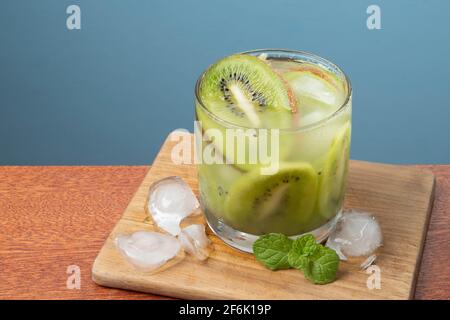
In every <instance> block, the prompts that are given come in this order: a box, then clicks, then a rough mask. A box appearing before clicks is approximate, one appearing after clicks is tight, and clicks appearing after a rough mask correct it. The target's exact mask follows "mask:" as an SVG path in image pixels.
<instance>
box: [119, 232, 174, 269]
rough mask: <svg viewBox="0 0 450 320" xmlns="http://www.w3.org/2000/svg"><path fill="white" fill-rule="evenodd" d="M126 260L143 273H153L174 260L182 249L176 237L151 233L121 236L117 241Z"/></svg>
mask: <svg viewBox="0 0 450 320" xmlns="http://www.w3.org/2000/svg"><path fill="white" fill-rule="evenodd" d="M115 243H116V246H117V248H118V249H119V251H120V252H121V253H122V255H123V256H124V257H125V259H126V260H127V261H128V262H129V263H131V264H132V265H133V266H135V267H136V268H138V269H140V270H142V271H152V270H155V269H157V268H159V267H161V266H162V265H164V264H165V263H166V262H167V261H169V260H170V259H172V258H174V257H175V256H176V255H177V254H178V252H179V251H180V249H181V245H180V243H179V242H178V241H177V239H176V238H175V237H172V236H170V235H168V234H162V233H158V232H149V231H137V232H135V233H132V234H130V235H119V236H117V237H116V239H115Z"/></svg>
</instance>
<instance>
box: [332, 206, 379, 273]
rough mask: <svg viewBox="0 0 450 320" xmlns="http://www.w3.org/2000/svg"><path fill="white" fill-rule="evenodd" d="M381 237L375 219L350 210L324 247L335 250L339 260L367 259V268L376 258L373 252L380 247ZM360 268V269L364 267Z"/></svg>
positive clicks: (340, 220) (363, 213)
mask: <svg viewBox="0 0 450 320" xmlns="http://www.w3.org/2000/svg"><path fill="white" fill-rule="evenodd" d="M382 241H383V237H382V234H381V228H380V225H379V223H378V221H377V219H376V218H375V217H374V216H373V215H371V214H369V213H367V212H360V211H356V210H352V211H349V212H345V213H344V214H343V215H342V217H341V218H340V219H339V221H338V222H337V224H336V228H335V229H334V230H333V231H332V232H331V234H330V236H329V237H328V240H327V243H326V246H327V247H329V248H331V249H333V250H335V251H336V253H337V254H338V255H339V257H340V259H341V260H347V259H348V258H350V257H367V259H366V261H365V262H364V263H363V265H364V266H367V264H368V263H369V261H370V263H373V261H374V260H375V258H376V255H375V256H374V254H373V253H374V252H375V251H376V250H377V249H378V247H380V246H381V245H382ZM364 266H361V267H364Z"/></svg>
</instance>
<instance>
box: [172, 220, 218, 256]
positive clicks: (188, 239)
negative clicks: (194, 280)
mask: <svg viewBox="0 0 450 320" xmlns="http://www.w3.org/2000/svg"><path fill="white" fill-rule="evenodd" d="M178 239H179V240H180V243H181V246H182V247H183V248H184V250H185V251H186V252H188V253H189V254H192V255H193V256H194V257H196V258H197V259H199V260H206V259H207V258H208V256H209V254H210V252H211V246H210V243H211V242H210V241H209V239H208V237H207V236H206V232H205V226H204V225H202V224H192V225H190V226H188V227H185V228H183V230H181V233H180V235H179V236H178Z"/></svg>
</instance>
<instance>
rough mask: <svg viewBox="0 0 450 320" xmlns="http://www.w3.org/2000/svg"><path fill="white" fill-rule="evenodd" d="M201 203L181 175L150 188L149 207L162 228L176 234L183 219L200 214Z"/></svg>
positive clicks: (161, 181) (159, 182)
mask: <svg viewBox="0 0 450 320" xmlns="http://www.w3.org/2000/svg"><path fill="white" fill-rule="evenodd" d="M199 208H200V204H199V202H198V200H197V198H196V197H195V195H194V193H193V192H192V190H191V188H190V187H189V186H188V185H187V184H186V182H184V181H183V180H182V179H181V178H180V177H168V178H165V179H162V180H159V181H158V182H156V183H154V184H153V185H152V186H151V187H150V190H149V196H148V203H147V209H148V212H149V214H150V215H151V216H152V218H153V220H154V221H155V223H156V224H157V225H158V227H160V228H161V229H163V230H165V231H167V232H169V233H170V234H172V235H174V236H176V235H178V234H179V233H180V231H181V229H180V223H181V221H182V220H183V219H184V218H186V217H187V216H189V215H192V214H199V213H200V211H199Z"/></svg>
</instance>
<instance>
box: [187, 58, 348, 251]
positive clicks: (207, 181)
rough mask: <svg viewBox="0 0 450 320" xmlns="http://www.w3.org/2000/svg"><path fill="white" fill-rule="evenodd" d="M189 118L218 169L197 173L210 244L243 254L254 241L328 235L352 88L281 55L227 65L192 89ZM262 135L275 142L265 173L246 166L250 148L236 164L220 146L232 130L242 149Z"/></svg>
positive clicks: (319, 64) (318, 64)
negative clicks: (272, 163)
mask: <svg viewBox="0 0 450 320" xmlns="http://www.w3.org/2000/svg"><path fill="white" fill-rule="evenodd" d="M196 118H197V121H198V122H199V123H200V125H201V132H202V143H201V149H202V150H203V151H207V150H206V149H208V151H209V150H214V151H213V153H214V156H215V157H216V158H217V159H218V160H221V161H215V162H211V161H210V162H208V163H205V162H204V163H202V164H199V165H198V177H199V189H200V199H201V203H202V205H203V207H204V210H205V215H206V218H207V221H208V224H209V225H210V227H211V228H212V230H213V231H214V232H215V233H216V234H217V235H218V236H219V237H221V238H222V239H223V240H224V241H225V242H227V243H228V244H230V245H232V246H233V247H236V248H239V249H241V250H244V251H251V246H252V243H253V242H254V241H255V240H256V238H257V237H258V235H261V234H267V233H271V232H278V233H283V234H286V235H288V236H299V235H301V234H304V233H312V234H314V235H315V236H316V237H317V238H318V240H321V239H323V238H324V237H326V236H327V235H328V232H329V231H330V229H331V228H332V227H333V224H334V223H335V221H336V219H337V216H338V215H339V214H340V212H341V210H342V206H343V199H344V193H345V184H346V175H347V168H348V160H349V151H350V134H351V87H350V83H349V81H348V79H347V77H346V76H345V74H344V73H343V72H342V71H341V70H340V69H339V68H338V67H337V66H336V65H334V64H332V63H331V62H329V61H327V60H325V59H323V58H320V57H318V56H315V55H312V54H308V53H305V52H294V51H285V50H258V51H251V52H245V53H242V54H236V55H232V56H229V57H226V58H224V59H222V60H220V61H218V62H217V63H215V64H213V65H212V66H210V67H209V68H208V69H207V70H206V71H205V72H204V73H203V74H202V76H201V77H200V78H199V80H198V82H197V86H196ZM261 129H267V131H266V132H269V134H268V137H269V138H273V139H275V138H276V139H277V141H276V142H277V143H279V144H278V148H272V151H275V150H276V151H278V154H277V157H276V159H277V161H278V166H277V170H276V172H273V173H271V174H267V173H265V174H263V172H262V170H261V168H262V167H263V163H262V162H259V159H257V161H256V162H255V161H250V160H249V159H250V158H251V156H250V153H251V152H255V150H254V149H252V148H251V147H250V145H247V147H248V148H246V149H245V154H244V155H245V160H246V161H244V162H243V161H237V159H236V158H237V157H236V154H237V153H238V151H239V150H238V147H236V146H233V145H230V144H227V141H225V140H226V137H227V135H226V132H227V130H241V131H246V132H251V137H249V139H248V140H245V141H246V143H248V144H250V141H251V139H253V141H255V140H256V141H257V140H258V139H262V135H261V134H260V132H261V131H260V130H261ZM272 130H277V134H274V133H273V132H274V131H272ZM209 132H211V133H212V134H211V133H209ZM220 133H222V137H223V139H222V138H221V139H219V138H218V136H220ZM218 134H219V135H218ZM266 138H267V136H266ZM211 146H213V148H211ZM270 146H272V145H271V144H269V149H270ZM277 149H278V150H277ZM240 150H241V151H242V149H240ZM269 151H270V150H269ZM241 160H242V158H241Z"/></svg>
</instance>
